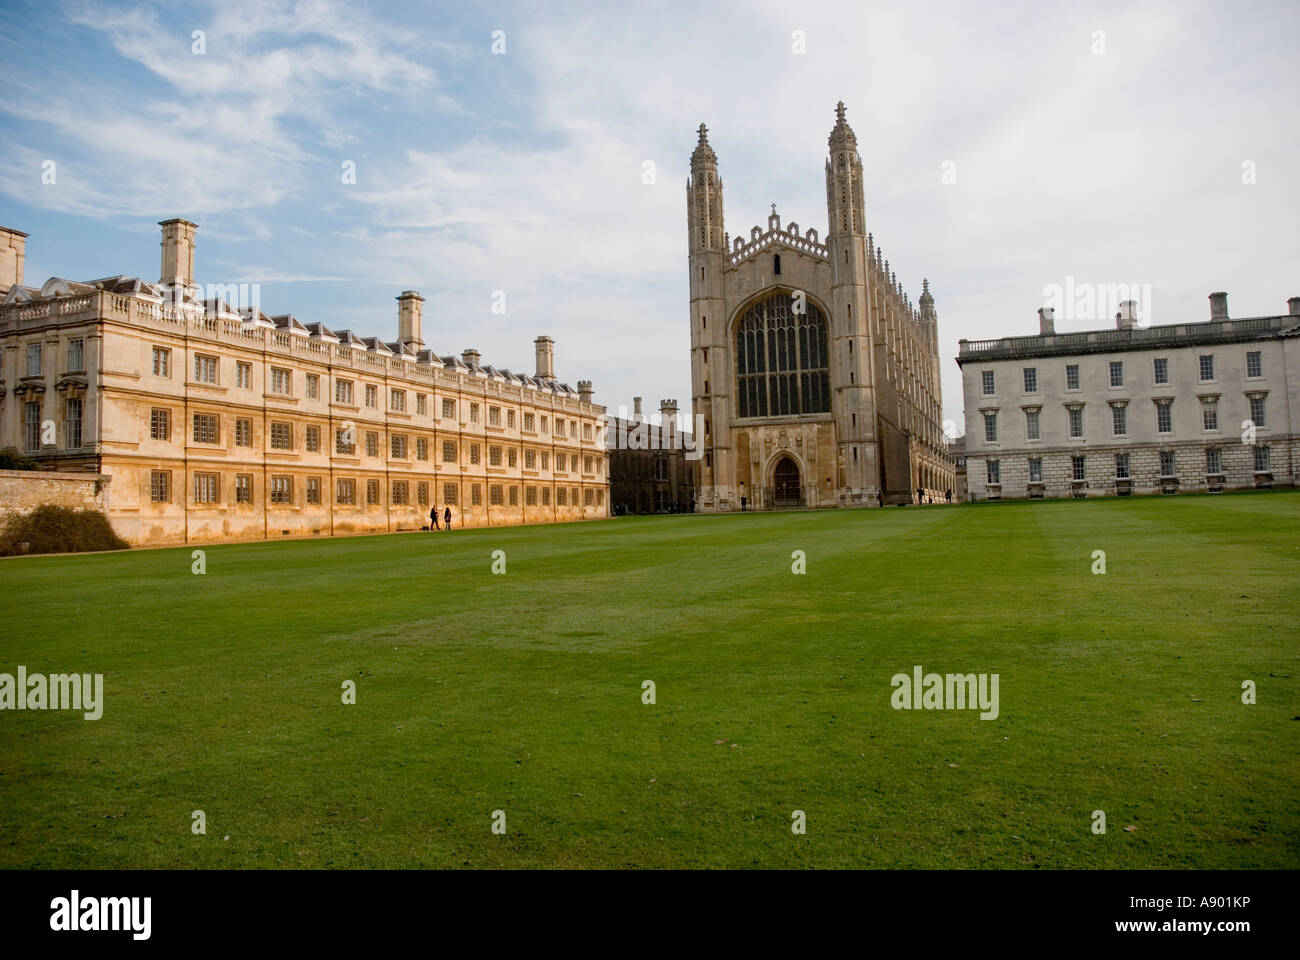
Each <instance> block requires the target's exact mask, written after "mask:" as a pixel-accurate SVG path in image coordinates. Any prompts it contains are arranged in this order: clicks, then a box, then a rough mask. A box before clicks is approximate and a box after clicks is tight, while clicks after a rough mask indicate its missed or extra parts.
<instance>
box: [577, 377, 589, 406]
mask: <svg viewBox="0 0 1300 960" xmlns="http://www.w3.org/2000/svg"><path fill="white" fill-rule="evenodd" d="M591 394H592V389H591V381H590V380H579V381H578V399H579V400H581V401H582V402H583V403H591Z"/></svg>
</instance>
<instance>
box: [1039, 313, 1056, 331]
mask: <svg viewBox="0 0 1300 960" xmlns="http://www.w3.org/2000/svg"><path fill="white" fill-rule="evenodd" d="M1053 333H1056V308H1055V307H1039V308H1038V335H1039V336H1040V337H1046V336H1048V335H1050V334H1053Z"/></svg>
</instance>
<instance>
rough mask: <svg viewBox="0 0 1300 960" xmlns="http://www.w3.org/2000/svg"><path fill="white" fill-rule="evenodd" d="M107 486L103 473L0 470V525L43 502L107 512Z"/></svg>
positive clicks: (43, 503) (57, 505)
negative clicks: (14, 515)
mask: <svg viewBox="0 0 1300 960" xmlns="http://www.w3.org/2000/svg"><path fill="white" fill-rule="evenodd" d="M108 487H109V478H108V477H107V476H105V475H104V474H102V473H55V472H53V471H47V470H0V524H3V523H5V522H6V521H8V519H9V517H10V516H12V515H13V514H15V513H30V512H31V511H33V510H35V509H36V508H37V507H40V506H44V505H46V504H50V505H53V506H56V507H70V508H71V509H73V510H100V511H102V512H103V513H105V514H107V513H108V509H109V499H108Z"/></svg>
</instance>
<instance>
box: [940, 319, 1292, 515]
mask: <svg viewBox="0 0 1300 960" xmlns="http://www.w3.org/2000/svg"><path fill="white" fill-rule="evenodd" d="M1210 304H1211V315H1210V319H1209V320H1208V321H1205V322H1201V323H1179V324H1170V325H1165V326H1153V327H1146V328H1143V327H1138V326H1137V325H1136V323H1135V320H1134V317H1135V315H1136V311H1135V308H1134V304H1133V302H1132V301H1128V302H1126V303H1124V304H1122V305H1121V310H1120V313H1119V314H1117V316H1116V327H1115V329H1114V330H1093V331H1086V332H1081V333H1062V334H1058V333H1056V332H1055V330H1054V322H1053V314H1052V310H1051V309H1050V308H1043V309H1042V310H1040V311H1039V322H1040V332H1039V335H1038V336H1030V337H1006V338H1003V339H1001V340H969V341H968V340H962V341H960V351H959V355H958V357H957V363H958V365H959V366H960V367H961V370H962V387H963V393H964V399H965V409H966V459H967V482H968V484H969V488H970V497H971V499H972V500H975V501H980V500H999V499H1001V500H1007V499H1024V498H1037V497H1085V496H1090V497H1099V496H1115V495H1119V496H1125V495H1128V494H1143V493H1178V492H1189V491H1190V492H1196V491H1199V492H1214V491H1219V490H1231V489H1243V488H1253V487H1279V486H1286V487H1290V486H1295V484H1296V469H1297V465H1296V460H1297V453H1298V451H1297V443H1296V440H1297V432H1298V431H1300V297H1292V298H1291V299H1290V300H1289V301H1287V306H1288V312H1287V313H1285V314H1282V315H1279V316H1265V317H1249V318H1244V319H1234V318H1229V316H1228V297H1227V294H1225V293H1213V294H1211V295H1210Z"/></svg>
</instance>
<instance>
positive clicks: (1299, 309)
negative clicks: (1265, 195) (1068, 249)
mask: <svg viewBox="0 0 1300 960" xmlns="http://www.w3.org/2000/svg"><path fill="white" fill-rule="evenodd" d="M18 276H19V277H21V276H22V268H21V267H20V268H19V272H18ZM19 282H21V280H20V281H19ZM1286 308H1287V313H1289V314H1290V315H1291V316H1293V317H1300V297H1292V298H1291V299H1290V300H1288V301H1287V302H1286Z"/></svg>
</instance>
